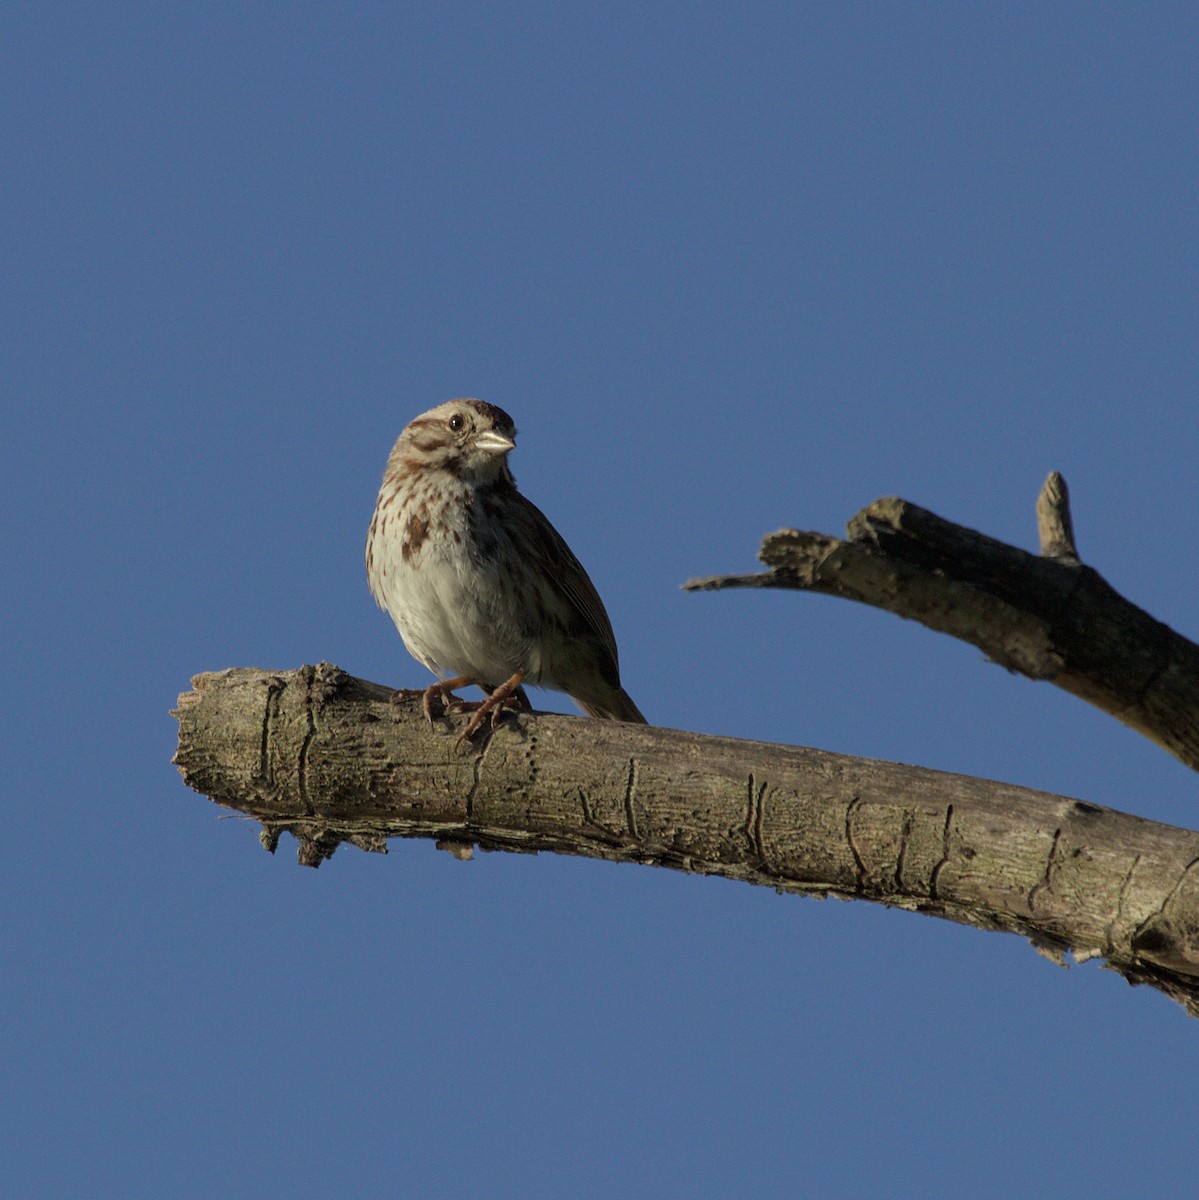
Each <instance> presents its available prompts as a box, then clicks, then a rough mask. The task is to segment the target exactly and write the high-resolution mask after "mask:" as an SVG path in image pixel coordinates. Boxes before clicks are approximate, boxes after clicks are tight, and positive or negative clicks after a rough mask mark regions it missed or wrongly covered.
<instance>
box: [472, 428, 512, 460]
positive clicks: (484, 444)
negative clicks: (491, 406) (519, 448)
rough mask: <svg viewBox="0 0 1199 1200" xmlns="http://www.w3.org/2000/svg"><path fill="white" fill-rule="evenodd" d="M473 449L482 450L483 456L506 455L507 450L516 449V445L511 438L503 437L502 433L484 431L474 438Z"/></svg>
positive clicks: (492, 430)
mask: <svg viewBox="0 0 1199 1200" xmlns="http://www.w3.org/2000/svg"><path fill="white" fill-rule="evenodd" d="M475 448H476V449H478V450H482V451H483V453H484V454H507V453H508V451H509V450H515V449H516V443H515V442H514V441H513V440H512V439H511V438H506V437H504V435H503V434H502V433H496V431H495V430H494V429H484V430H483V432H482V433H480V434H479V436H478V437H477V438H475Z"/></svg>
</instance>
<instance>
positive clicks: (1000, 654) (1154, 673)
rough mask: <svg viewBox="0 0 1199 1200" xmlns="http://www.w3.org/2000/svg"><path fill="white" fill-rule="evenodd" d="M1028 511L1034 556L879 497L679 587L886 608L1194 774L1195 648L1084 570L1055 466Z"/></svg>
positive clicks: (1198, 689)
mask: <svg viewBox="0 0 1199 1200" xmlns="http://www.w3.org/2000/svg"><path fill="white" fill-rule="evenodd" d="M1037 517H1038V527H1039V530H1040V539H1041V555H1040V556H1039V557H1038V556H1037V555H1035V554H1029V553H1028V552H1027V551H1024V550H1020V549H1018V548H1017V547H1015V546H1009V545H1007V544H1005V543H1003V542H998V541H995V539H993V538H989V537H986V536H985V535H983V534H981V533H976V532H975V531H974V530H973V529H966V528H964V527H963V526H961V525H954V524H952V523H951V522H949V521H945V520H943V519H942V518H941V517H938V516H936V515H935V514H933V513H931V512H928V511H927V510H925V509H923V508H918V507H917V506H916V505H914V504H909V503H907V501H904V500H897V499H893V498H892V499H885V500H876V501H875V502H874V503H873V504H872V505H870V507H869V508H865V509H863V510H862V511H861V512H859V513H858V514H857V515H856V516H855V517H854V518H853V519H852V520H851V521H850V522H849V527H848V534H849V537H848V539H847V540H844V541H842V540H841V539H839V538H834V537H829V536H828V535H826V534H822V533H804V532H801V531H799V530H795V529H783V530H780V531H779V532H778V533H772V534H768V535H767V536H766V537H765V539H763V542H762V548H761V550H760V551H759V552H758V557H759V558H760V559H761V560H762V562H764V563H765V564H766V565H767V566H768V567H769V568H770V570H769V571H767V572H765V573H762V574H756V575H722V576H713V577H711V578H706V579H693V580H691V581H690V582H689V583H687V584H685V585H684V587H686V588H687V589H688V590H691V591H706V590H713V589H717V588H729V587H776V588H797V589H801V590H806V591H813V592H823V593H825V594H826V595H832V596H841V597H843V598H844V599H847V600H859V601H861V602H862V603H864V604H871V605H874V606H875V607H876V608H884V609H887V610H888V611H889V612H893V613H895V614H896V615H897V616H900V617H906V618H908V619H909V620H913V621H919V622H920V623H921V624H923V625H927V626H928V627H929V628H930V629H935V630H938V631H939V632H941V633H948V634H950V635H952V636H953V637H956V638H961V639H962V640H963V641H967V642H970V643H972V644H973V645H975V646H977V647H978V648H979V649H980V650H982V651H983V652H984V653H985V654H986V655H987V656H988V657H989V658H991V659H993V660H994V661H995V662H997V663H999V664H1000V665H1001V666H1004V667H1007V668H1008V669H1009V670H1012V671H1018V672H1020V674H1022V675H1027V676H1028V677H1029V678H1030V679H1046V680H1050V681H1051V682H1053V683H1055V684H1057V685H1058V687H1061V688H1065V690H1066V691H1068V692H1072V693H1073V694H1074V695H1076V696H1079V697H1081V698H1082V699H1083V700H1086V701H1088V702H1089V703H1091V704H1094V705H1095V706H1096V707H1098V708H1101V709H1103V710H1104V712H1107V713H1110V714H1111V715H1112V716H1114V717H1117V718H1118V719H1119V720H1121V721H1123V722H1124V723H1125V724H1126V725H1129V726H1131V728H1133V729H1135V730H1137V732H1138V733H1141V734H1144V736H1145V737H1147V738H1149V739H1150V740H1152V741H1154V742H1156V743H1157V744H1158V745H1159V746H1162V747H1163V748H1164V749H1166V750H1168V751H1169V752H1170V753H1171V754H1173V755H1174V756H1175V757H1177V758H1178V759H1180V760H1181V761H1182V762H1184V763H1186V765H1187V766H1188V767H1191V768H1192V769H1195V770H1199V646H1196V645H1195V644H1194V643H1193V642H1190V641H1188V640H1187V639H1186V638H1184V637H1182V636H1180V635H1179V634H1177V633H1175V632H1174V631H1173V630H1172V629H1170V628H1169V627H1168V626H1167V625H1163V624H1162V623H1161V622H1160V621H1157V620H1155V619H1154V618H1153V617H1151V616H1150V615H1149V614H1148V613H1146V612H1144V611H1143V610H1141V609H1139V608H1137V607H1136V605H1134V604H1131V603H1130V602H1129V601H1128V600H1125V599H1124V597H1123V596H1121V595H1119V593H1117V592H1116V591H1115V590H1114V589H1113V588H1112V587H1111V585H1110V584H1108V583H1107V582H1106V580H1104V579H1103V577H1102V576H1101V575H1100V574H1099V573H1098V572H1097V571H1095V570H1093V569H1092V568H1091V567H1088V566H1085V565H1083V564H1082V563H1081V562H1079V560H1078V553H1077V551H1076V549H1075V547H1074V534H1073V529H1072V525H1071V521H1070V512H1069V507H1068V500H1067V492H1066V486H1065V481H1064V480H1063V479H1062V477H1061V476H1060V475H1058V474H1057V472H1054V473H1053V474H1051V475H1050V476H1049V478H1048V480H1047V481H1046V483H1045V487H1044V488H1043V489H1042V492H1041V496H1040V498H1039V500H1038V503H1037Z"/></svg>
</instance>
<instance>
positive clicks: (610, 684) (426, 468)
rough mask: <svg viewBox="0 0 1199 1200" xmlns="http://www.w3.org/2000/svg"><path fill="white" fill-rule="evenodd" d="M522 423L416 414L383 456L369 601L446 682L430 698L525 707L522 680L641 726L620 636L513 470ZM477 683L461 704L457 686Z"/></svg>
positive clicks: (452, 405)
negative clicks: (480, 694) (473, 695)
mask: <svg viewBox="0 0 1199 1200" xmlns="http://www.w3.org/2000/svg"><path fill="white" fill-rule="evenodd" d="M515 436H516V427H515V426H514V425H513V423H512V418H511V417H510V416H508V414H507V413H506V412H504V410H503V409H501V408H496V407H495V405H493V404H485V403H483V401H481V400H451V401H449V402H448V403H446V404H442V405H439V406H438V407H437V408H434V409H430V410H429V412H427V413H424V414H423V415H422V416H419V417H417V418H416V419H415V420H414V421H412V422H411V423H410V424H409V425H408V427H407V428H406V429H405V430H404V432H403V433H401V434H400V437H399V440H398V441H397V442H396V444H395V447H394V448H393V449H392V451H391V456H390V458H388V460H387V470H386V471H385V472H384V474H383V485H382V487H381V488H380V489H379V499H378V501H377V503H376V505H375V515H374V517H373V518H372V519H371V527H370V533H369V534H368V535H367V539H366V574H367V578H368V579H369V581H370V588H371V593H372V595H373V596H374V597H375V599H376V600H377V601H378V603H379V607H380V608H383V609H385V610H386V611H387V612H388V613H389V614H390V615H391V618H392V620H393V621H395V623H396V627H397V628H398V629H399V631H400V636H401V637H402V638H403V639H404V645H405V646H407V648H408V652H409V653H410V654H411V655H412V656H413V657H414V658H416V659H418V660H419V661H420V662H422V663H424V664H425V666H426V667H428V668H429V670H430V671H432V672H433V673H434V674H435V675H437V676H438V677H439V680H440V682H438V683H434V684H432V685H431V686H430V687H428V688H426V689H425V690H424V708H425V714H426V716H428V717H429V719H430V721H431V720H432V718H433V709H434V705H435V704H436V703H438V702H439V701H440V702H441V703H442V704H443V705H445V706H446V707H452V708H454V709H457V710H473V711H474V714H475V715H474V716H473V718H472V719H471V721H470V723H469V724H468V725H467V727H466V729H465V731H464V732H463V734H462V737H463V738H464V739H465V738H469V737H470V736H471V735H472V734H473V733H474V732H475V730H477V729H478V728H479V726H480V724H481V723H482V721H483V719H484V718H485V717H486V716H487V715H488V714H489V713H490V714H491V715H492V720H493V721H494V720H495V718H496V717H497V716H498V715H499V712H500V711H502V709H503V708H504V707H505V706H520V707H527V702H526V701H525V699H524V692H523V689H522V688H521V684H522V683H531V684H538V685H540V686H541V687H545V688H551V689H553V690H554V691H559V692H566V693H568V694H569V695H570V696H571V698H572V699H573V700H574V701H575V703H577V704H578V705H579V707H580V708H581V709H583V711H584V712H586V713H587V714H589V715H590V716H593V717H604V718H607V719H609V720H613V721H639V722H642V723H644V722H645V718H644V717H643V716H642V715H641V713H640V712H639V711H638V709H637V706H636V705H635V704H634V703H633V701H632V700H631V699H629V696H628V694H627V693H626V692H625V691H624V689H623V688H622V687H621V686H620V669H619V666H618V664H617V655H616V639H615V637H614V636H613V634H612V626H611V624H610V622H609V621H608V614H607V613H606V612H605V611H604V606H603V603H602V601H601V600H600V598H599V595H598V594H597V593H596V590H595V587H594V586H593V585H592V583H591V580H590V579H588V578H587V572H586V571H584V570H583V568H582V566H580V564H579V560H578V559H577V558H575V556H574V555H573V554H572V553H571V552H570V548H569V547H568V546H567V544H566V543H565V542H564V541H563V540H562V537H561V535H560V534H559V533H558V531H557V530H556V529H555V528H554V527H553V526H552V525H551V524H550V523H549V521H548V520H546V518H545V516H544V515H543V514H542V512H541V510H540V509H538V508H536V507H535V506H534V505H532V504H531V503H530V502H529V501H528V500H526V499H525V498H524V497H523V496H522V495H521V494H520V493H519V492H518V491H517V490H516V481H515V480H514V479H513V477H512V472H511V471H510V470H509V469H508V452H509V451H510V450H512V449H514V448H515V446H516V443H515V441H514V440H513V439H514V438H515ZM470 684H476V685H477V686H479V687H481V688H482V689H483V690H484V691H485V692H487V693H488V696H487V699H486V700H483V701H480V702H475V703H470V704H468V703H466V702H464V701H461V700H459V699H458V698H457V697H456V696H454V695H453V690H454V688H458V687H466V686H468V685H470Z"/></svg>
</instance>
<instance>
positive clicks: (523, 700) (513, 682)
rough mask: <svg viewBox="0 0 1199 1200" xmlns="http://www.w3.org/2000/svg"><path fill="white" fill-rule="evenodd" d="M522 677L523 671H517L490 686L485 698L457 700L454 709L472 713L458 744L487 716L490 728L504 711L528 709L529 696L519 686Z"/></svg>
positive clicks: (466, 739) (468, 736)
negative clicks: (458, 705) (503, 680)
mask: <svg viewBox="0 0 1199 1200" xmlns="http://www.w3.org/2000/svg"><path fill="white" fill-rule="evenodd" d="M524 677H525V673H524V672H523V671H517V672H516V674H515V675H513V676H512V678H511V679H508V680H506V681H505V682H504V683H501V684H500V685H499V687H497V688H492V689H491V695H490V696H488V697H487V699H486V700H460V701H459V702H458V703H459V704H460V705H461V707H460V708H459V709H457V710H456V711H459V712H473V713H474V716H473V717H471V719H470V721H468V722H467V726H466V728H465V729H464V730H463V731H462V732H461V733H460V734H459V735H458V741H459V743H460V744H461V743H462V742H469V741H470V739H471V738H472V737H474V735H475V733H476V732H477V731H478V729H479V727H480V726H481V725H482V724H483V722H484V721H485V720H487V718H488V716H490V717H491V728H492V729H494V728H495V727H496V725H498V724H499V722H500V719H501V718H502V717H503V715H504V713H505V711H508V710H511V711H512V712H528V711H529V708H530V705H529V698H528V696H526V695H525V689H524V688H522V687H521V686H520V681H521V680H522V679H524ZM455 698H456V697H455Z"/></svg>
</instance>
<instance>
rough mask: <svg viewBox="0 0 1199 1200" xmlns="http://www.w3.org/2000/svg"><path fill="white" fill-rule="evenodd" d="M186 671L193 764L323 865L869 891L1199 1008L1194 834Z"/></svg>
mask: <svg viewBox="0 0 1199 1200" xmlns="http://www.w3.org/2000/svg"><path fill="white" fill-rule="evenodd" d="M1003 553H1010V552H1009V551H1008V549H1007V548H1003V551H1002V553H1001V557H1002V554H1003ZM1056 565H1057V564H1053V566H1054V567H1055V568H1056ZM850 573H851V574H852V569H850ZM996 603H998V602H996ZM1026 653H1027V652H1025V651H1022V652H1021V654H1022V655H1026ZM192 686H193V690H192V691H191V692H187V693H185V694H184V695H182V696H181V697H180V700H179V708H178V711H177V712H176V714H175V715H176V716H177V717H178V719H179V748H178V753H177V755H176V760H175V761H176V762H177V763H178V765H179V767H180V770H181V771H182V774H183V777H184V779H185V780H186V782H187V783H188V784H189V785H190V786H191V787H193V788H195V789H196V790H197V791H200V792H202V793H204V794H205V795H208V796H210V797H211V798H212V799H213V800H214V801H216V802H217V803H218V804H221V805H224V806H226V807H229V808H232V809H236V810H238V811H239V812H242V813H245V814H247V815H248V816H250V817H252V818H254V819H255V820H257V821H260V822H261V823H262V825H263V835H262V836H263V842H264V844H265V845H266V846H267V847H268V849H271V850H273V849H274V847H275V845H276V843H277V841H278V838H279V836H280V834H281V833H282V832H289V833H291V834H292V835H294V836H295V837H296V838H297V839H298V841H299V843H300V861H301V862H303V863H306V864H308V865H311V866H316V865H318V864H319V863H320V862H321V861H323V860H324V859H326V858H328V857H329V856H330V855H331V854H332V853H333V851H334V850H335V849H336V848H337V846H338V845H339V844H340V843H341V842H350V843H352V844H354V845H357V846H359V847H361V848H362V849H365V850H376V851H383V850H385V849H386V843H387V839H388V838H392V837H427V838H432V839H435V840H436V841H437V842H438V844H439V845H440V846H442V847H443V848H445V849H448V850H450V851H451V852H452V853H455V854H456V855H457V856H459V857H468V856H469V854H470V851H471V848H472V847H474V846H480V847H483V848H485V849H489V850H516V851H532V852H536V851H541V850H548V851H553V852H555V853H560V854H577V855H583V856H585V857H589V858H600V859H608V860H612V861H621V862H636V863H645V864H649V865H654V866H662V867H671V868H674V869H677V870H684V871H695V872H699V873H702V874H709V875H721V876H724V877H726V878H729V879H739V880H742V881H744V882H747V883H753V884H764V885H767V886H769V887H772V888H776V889H778V890H780V891H784V892H794V893H801V894H806V895H816V896H840V897H843V898H855V899H865V900H871V901H875V902H877V903H882V904H887V905H890V906H894V907H899V908H905V909H911V910H914V911H919V912H923V913H928V914H932V915H935V916H939V917H944V918H947V919H949V920H953V921H957V922H961V923H963V924H967V925H973V926H975V927H977V928H980V929H990V930H1005V931H1009V932H1013V933H1017V934H1020V935H1022V936H1024V937H1027V938H1029V939H1030V940H1031V941H1032V943H1033V944H1034V946H1036V947H1037V948H1038V950H1040V951H1041V952H1043V953H1045V954H1047V955H1049V956H1050V957H1053V958H1055V959H1056V960H1058V961H1062V960H1063V956H1064V954H1065V953H1066V952H1067V951H1068V950H1072V951H1073V954H1074V957H1075V958H1076V959H1086V958H1093V957H1102V958H1104V959H1105V960H1106V964H1107V965H1108V966H1109V967H1111V968H1112V969H1114V970H1116V971H1118V972H1120V973H1121V974H1122V975H1124V976H1125V977H1126V978H1127V979H1128V980H1129V981H1130V982H1133V983H1148V984H1151V985H1153V986H1154V987H1157V988H1160V989H1161V990H1162V991H1164V992H1165V993H1166V994H1167V995H1169V996H1171V997H1173V998H1174V999H1175V1000H1178V1001H1180V1002H1181V1003H1183V1004H1184V1005H1185V1006H1186V1007H1187V1009H1188V1011H1190V1012H1191V1013H1192V1014H1199V833H1194V832H1191V831H1188V830H1183V829H1176V828H1173V827H1171V826H1168V825H1162V824H1158V823H1155V822H1152V821H1146V820H1142V819H1141V818H1139V817H1134V816H1130V815H1127V814H1125V813H1121V812H1116V811H1114V810H1111V809H1106V808H1101V807H1099V806H1098V805H1094V804H1088V803H1086V802H1084V801H1079V800H1072V799H1068V798H1066V797H1063V796H1054V795H1049V794H1047V793H1044V792H1036V791H1030V790H1027V789H1024V788H1017V787H1011V786H1008V785H1006V784H1001V783H990V782H987V781H985V780H980V779H972V778H967V777H964V776H960V775H950V774H945V773H942V772H937V771H929V770H925V769H923V768H919V767H909V766H901V765H899V764H895V763H885V762H874V761H871V760H868V759H858V758H849V757H845V756H842V755H838V754H830V753H827V752H824V751H820V750H811V749H806V748H803V747H792V746H778V745H771V744H767V743H761V742H749V741H738V740H734V739H731V738H721V737H707V736H700V735H697V734H691V733H685V732H680V731H676V730H669V729H657V728H651V727H645V726H637V725H625V724H619V723H615V722H608V721H592V720H586V719H583V718H575V717H565V716H556V715H549V714H521V715H520V716H514V717H510V718H507V719H506V720H505V722H504V723H503V724H501V725H500V727H499V728H498V729H496V730H495V731H494V733H493V734H492V735H491V736H490V737H485V738H483V739H482V743H481V744H480V745H472V746H465V747H463V746H461V745H459V743H458V741H457V737H456V733H457V730H458V728H459V727H460V725H461V721H462V720H463V718H457V724H455V723H454V720H453V719H451V720H450V721H449V722H444V721H443V722H438V724H437V726H436V727H435V728H433V729H430V728H429V726H428V725H427V723H426V722H425V721H424V719H423V717H422V716H421V715H420V711H419V703H418V702H416V701H404V702H400V703H393V702H392V693H391V691H390V690H389V689H387V688H384V687H380V686H379V685H377V684H372V683H366V682H364V681H363V680H359V679H355V678H353V677H351V676H349V675H346V674H345V673H344V672H342V671H340V670H339V669H338V668H336V667H334V666H331V665H329V664H327V663H322V664H320V665H319V666H316V667H303V668H301V669H300V670H298V671H280V672H272V671H263V670H254V669H247V668H239V669H234V670H229V671H223V672H219V673H213V674H205V675H198V676H196V678H195V679H194V680H193V681H192Z"/></svg>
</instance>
